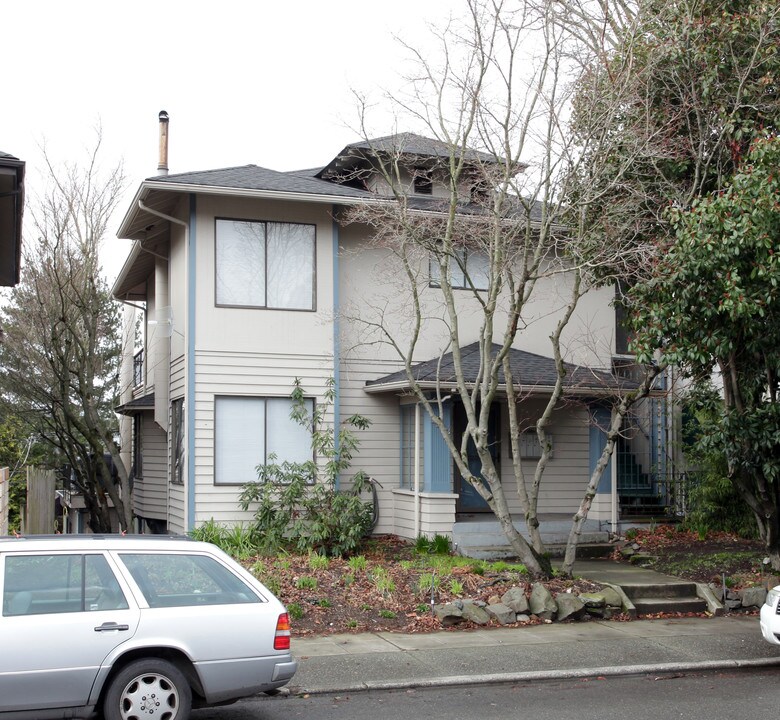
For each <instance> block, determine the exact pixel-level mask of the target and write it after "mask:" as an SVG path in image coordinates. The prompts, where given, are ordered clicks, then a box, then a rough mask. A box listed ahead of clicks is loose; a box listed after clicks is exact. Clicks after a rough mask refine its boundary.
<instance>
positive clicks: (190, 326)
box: [184, 193, 197, 531]
mask: <svg viewBox="0 0 780 720" xmlns="http://www.w3.org/2000/svg"><path fill="white" fill-rule="evenodd" d="M195 219H196V195H195V193H190V218H189V227H188V228H187V360H188V362H187V398H186V400H185V402H184V411H185V413H186V414H187V520H186V526H187V530H188V531H189V530H193V529H194V528H195V300H196V297H197V294H196V288H195V269H196V265H195Z"/></svg>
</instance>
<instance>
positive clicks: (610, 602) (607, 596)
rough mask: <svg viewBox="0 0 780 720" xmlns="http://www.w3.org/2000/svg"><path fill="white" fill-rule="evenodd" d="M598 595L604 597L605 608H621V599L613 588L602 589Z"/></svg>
mask: <svg viewBox="0 0 780 720" xmlns="http://www.w3.org/2000/svg"><path fill="white" fill-rule="evenodd" d="M599 594H600V595H603V596H604V602H605V603H606V605H607V607H613V608H622V607H623V598H622V597H621V596H620V593H619V592H618V591H617V590H615V588H611V587H605V588H602V589H601V592H600V593H599Z"/></svg>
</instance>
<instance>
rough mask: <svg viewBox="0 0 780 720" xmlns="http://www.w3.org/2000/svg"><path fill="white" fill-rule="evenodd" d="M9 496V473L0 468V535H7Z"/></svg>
mask: <svg viewBox="0 0 780 720" xmlns="http://www.w3.org/2000/svg"><path fill="white" fill-rule="evenodd" d="M10 494H11V472H10V471H9V470H8V468H7V467H4V468H0V535H8V506H9V499H10Z"/></svg>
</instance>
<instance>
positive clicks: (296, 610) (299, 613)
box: [287, 602, 303, 620]
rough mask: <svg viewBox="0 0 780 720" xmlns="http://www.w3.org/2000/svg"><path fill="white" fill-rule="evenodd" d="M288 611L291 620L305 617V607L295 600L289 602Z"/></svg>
mask: <svg viewBox="0 0 780 720" xmlns="http://www.w3.org/2000/svg"><path fill="white" fill-rule="evenodd" d="M287 612H288V613H290V619H291V620H300V619H301V618H302V617H303V608H302V607H301V606H300V605H299V604H298V603H295V602H292V603H287Z"/></svg>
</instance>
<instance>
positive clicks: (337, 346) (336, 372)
mask: <svg viewBox="0 0 780 720" xmlns="http://www.w3.org/2000/svg"><path fill="white" fill-rule="evenodd" d="M336 212H337V208H336V206H335V205H334V206H333V223H332V233H333V443H334V448H335V450H336V455H337V456H338V452H339V427H340V425H341V323H340V318H339V313H340V310H341V296H340V294H339V224H338V221H337V220H336ZM340 485H341V478H340V477H339V476H337V477H336V490H338V489H339V487H340Z"/></svg>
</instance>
